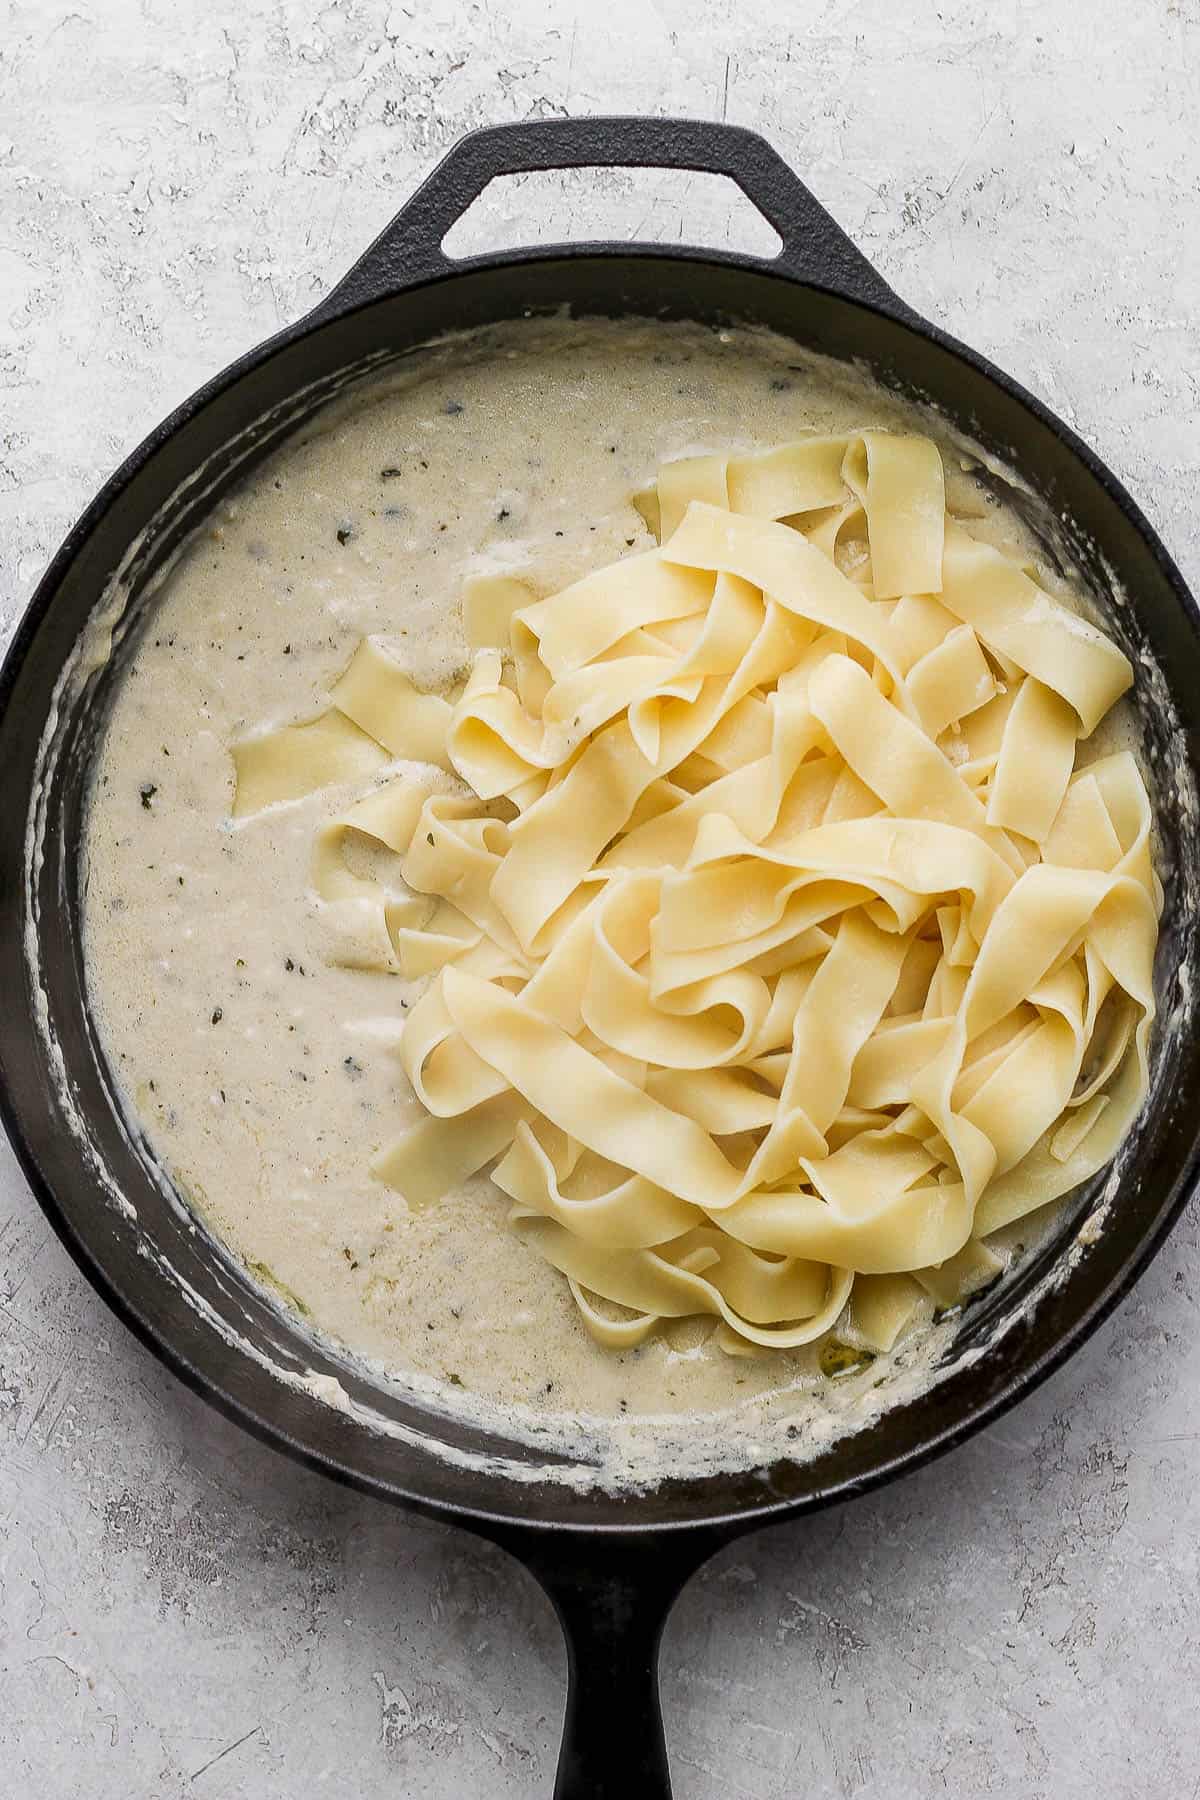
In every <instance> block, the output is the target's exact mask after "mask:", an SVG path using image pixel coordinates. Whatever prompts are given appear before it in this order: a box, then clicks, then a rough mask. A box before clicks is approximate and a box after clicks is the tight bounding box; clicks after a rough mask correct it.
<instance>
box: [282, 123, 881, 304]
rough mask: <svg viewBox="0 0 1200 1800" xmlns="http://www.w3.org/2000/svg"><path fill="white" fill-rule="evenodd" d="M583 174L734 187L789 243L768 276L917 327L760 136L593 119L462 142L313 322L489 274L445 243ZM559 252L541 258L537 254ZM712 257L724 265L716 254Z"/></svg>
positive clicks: (499, 129)
mask: <svg viewBox="0 0 1200 1800" xmlns="http://www.w3.org/2000/svg"><path fill="white" fill-rule="evenodd" d="M583 168H622V169H651V168H654V169H692V170H696V171H698V172H701V173H704V174H708V175H725V176H728V177H729V179H730V180H731V181H735V182H736V183H737V185H738V187H740V188H741V190H742V192H743V193H744V194H745V195H746V197H747V199H748V200H750V201H751V203H752V204H753V205H754V206H756V207H757V208H758V211H759V212H760V213H761V214H762V215H763V217H764V218H765V219H766V220H767V221H768V222H769V223H770V224H771V225H773V226H774V228H775V230H776V231H777V232H778V233H779V236H780V238H781V239H782V244H783V247H782V249H781V250H780V252H779V255H778V256H777V257H775V258H774V259H765V260H764V263H763V266H764V267H766V268H772V269H778V270H779V271H780V273H781V274H784V275H788V276H791V277H792V278H793V279H795V280H799V281H805V282H810V283H812V284H813V285H814V286H816V287H823V288H829V289H832V290H833V292H835V293H837V294H839V295H842V296H843V297H845V298H847V299H851V300H861V301H865V302H866V303H867V304H868V305H871V306H875V307H879V308H881V309H882V310H883V311H885V312H890V313H893V314H896V315H899V316H904V317H909V316H911V315H910V314H909V311H908V308H907V307H906V306H905V305H904V304H903V302H902V301H900V300H898V299H897V297H896V295H895V294H894V293H893V292H892V290H891V288H889V287H888V285H887V283H886V282H885V281H884V279H883V277H882V276H881V275H879V274H877V273H876V271H875V270H874V269H873V268H872V267H871V264H870V263H869V262H868V261H867V259H866V257H865V256H864V255H863V254H862V252H861V251H860V250H859V249H858V248H857V247H856V246H855V245H854V244H853V243H851V241H850V239H849V238H848V237H847V236H846V234H845V232H844V231H843V230H842V228H841V226H840V225H838V224H837V222H836V221H835V220H834V219H833V218H831V217H830V215H829V213H827V212H826V210H825V208H824V207H823V206H822V205H821V204H820V202H819V201H818V200H816V199H814V198H813V196H812V194H810V193H809V191H808V189H807V188H806V187H805V186H804V183H803V182H802V181H800V180H799V178H798V177H797V176H796V175H794V174H793V173H792V171H791V169H789V167H788V165H787V164H786V163H785V162H784V160H783V158H782V157H781V156H780V155H779V153H778V151H776V150H773V149H772V147H771V145H770V144H768V143H767V142H766V140H765V139H764V138H761V137H759V135H758V133H757V132H754V131H747V130H745V129H744V127H742V126H740V125H724V124H716V123H714V122H710V121H707V120H703V119H642V118H589V119H529V120H526V121H524V122H522V123H520V124H515V125H493V126H490V127H488V128H487V129H486V130H483V131H473V132H471V133H470V134H469V135H468V136H467V137H464V138H462V139H461V140H460V141H459V142H458V143H457V144H455V146H454V148H453V149H452V150H451V151H450V152H449V154H448V155H447V156H445V157H443V159H442V161H441V162H440V163H439V164H438V165H437V167H436V169H434V171H433V173H432V174H431V175H430V176H429V177H428V179H427V180H426V181H425V182H423V183H422V185H421V186H420V187H419V188H418V189H417V191H416V193H415V194H414V195H413V196H412V198H411V200H409V201H408V203H407V205H405V206H403V207H401V209H400V211H399V212H398V213H397V214H396V217H395V218H394V219H393V220H392V222H391V224H390V225H387V226H386V227H385V228H384V230H383V231H382V232H381V233H380V235H379V236H378V237H377V238H376V240H375V242H374V243H373V244H372V245H371V247H370V249H369V250H367V251H366V252H365V253H364V254H363V256H362V257H360V259H359V260H358V262H356V263H355V265H354V267H353V268H352V269H351V270H350V271H349V273H348V274H347V275H346V276H345V277H344V278H343V279H342V280H341V281H340V282H339V283H338V285H337V287H335V288H334V290H333V292H332V293H331V294H329V295H328V296H327V298H326V299H325V300H323V301H322V302H321V303H320V304H319V305H318V306H317V307H316V309H315V310H314V312H313V314H312V317H313V318H314V319H324V318H333V317H336V316H337V315H339V314H341V313H345V312H349V311H351V310H352V309H353V308H354V307H357V306H361V305H364V304H366V303H367V302H369V301H372V300H379V299H382V298H384V297H385V296H387V295H389V294H394V293H398V292H400V291H401V290H403V289H405V288H408V287H413V286H416V285H417V284H418V283H420V282H424V281H429V280H433V279H436V278H437V277H438V276H440V275H446V274H448V273H450V271H451V270H454V269H461V268H470V267H472V266H476V265H485V264H486V263H488V262H489V261H491V260H492V259H491V258H489V257H470V258H465V259H463V260H462V261H455V260H453V259H452V258H450V257H448V256H447V255H446V253H445V251H444V250H443V249H442V243H443V240H444V239H445V237H446V234H447V232H448V231H449V230H450V228H451V226H452V225H453V224H454V223H455V222H456V220H458V219H460V218H461V217H462V215H463V213H465V212H466V210H467V208H468V207H469V206H470V205H471V203H472V202H473V201H474V200H476V199H478V197H479V195H480V194H481V193H482V192H483V190H484V188H485V187H487V185H488V183H489V182H490V181H493V180H495V178H496V177H497V176H498V175H520V174H527V173H529V172H530V171H532V170H535V169H583ZM552 253H553V252H550V251H547V250H546V249H545V248H542V249H538V250H537V251H536V252H533V254H536V255H539V256H542V255H546V254H552ZM711 254H714V255H715V256H717V257H718V260H719V259H720V253H715V252H714V253H711ZM504 260H511V257H506V258H505V259H504ZM726 260H728V259H726ZM733 260H735V261H742V260H743V259H742V258H734V259H733Z"/></svg>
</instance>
